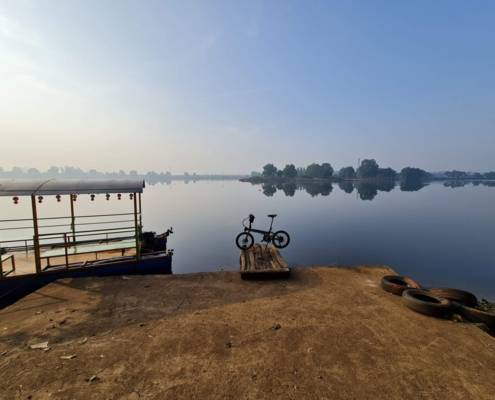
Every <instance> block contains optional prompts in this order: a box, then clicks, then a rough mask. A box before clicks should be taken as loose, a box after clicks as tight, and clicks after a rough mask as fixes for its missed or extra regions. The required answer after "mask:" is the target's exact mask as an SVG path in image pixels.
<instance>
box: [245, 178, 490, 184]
mask: <svg viewBox="0 0 495 400" xmlns="http://www.w3.org/2000/svg"><path fill="white" fill-rule="evenodd" d="M239 181H241V182H247V183H252V184H269V185H276V184H283V183H295V184H305V183H318V182H322V183H323V182H326V183H339V182H369V183H375V182H400V177H399V178H397V179H387V178H339V177H335V176H334V177H331V178H310V177H295V178H288V177H278V176H276V177H263V176H251V177H246V178H240V179H239ZM421 181H422V182H425V183H428V182H491V181H494V180H493V179H473V178H465V179H453V178H429V179H423V180H421Z"/></svg>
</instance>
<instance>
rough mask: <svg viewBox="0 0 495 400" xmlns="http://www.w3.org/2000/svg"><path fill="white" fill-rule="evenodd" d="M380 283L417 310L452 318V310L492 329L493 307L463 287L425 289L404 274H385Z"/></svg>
mask: <svg viewBox="0 0 495 400" xmlns="http://www.w3.org/2000/svg"><path fill="white" fill-rule="evenodd" d="M381 287H382V289H383V290H385V291H386V292H389V293H392V294H395V295H397V296H402V298H403V300H404V302H405V304H406V306H407V307H408V308H410V309H411V310H413V311H416V312H418V313H421V314H424V315H429V316H431V317H436V318H451V317H452V316H453V315H454V314H457V315H461V316H462V317H463V318H464V319H466V320H468V321H470V322H475V323H483V324H485V325H486V326H487V328H488V330H489V331H490V332H492V333H495V309H490V307H488V303H486V304H483V303H481V304H480V303H479V302H478V299H477V298H476V296H475V295H474V294H472V293H469V292H467V291H465V290H459V289H449V288H433V289H425V288H423V287H421V285H420V284H419V283H418V282H416V281H414V280H413V279H411V278H409V277H407V276H399V275H387V276H384V277H383V278H382V281H381Z"/></svg>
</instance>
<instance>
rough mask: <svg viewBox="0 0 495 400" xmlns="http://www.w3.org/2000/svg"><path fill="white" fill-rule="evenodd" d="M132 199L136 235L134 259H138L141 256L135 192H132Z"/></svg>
mask: <svg viewBox="0 0 495 400" xmlns="http://www.w3.org/2000/svg"><path fill="white" fill-rule="evenodd" d="M133 199H134V232H135V236H136V260H137V261H139V258H140V257H141V254H140V253H141V249H140V247H141V246H140V245H139V241H140V235H139V224H138V208H137V196H136V193H134V196H133Z"/></svg>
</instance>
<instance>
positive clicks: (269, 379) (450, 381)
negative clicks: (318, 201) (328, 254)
mask: <svg viewBox="0 0 495 400" xmlns="http://www.w3.org/2000/svg"><path fill="white" fill-rule="evenodd" d="M389 273H390V270H388V269H386V268H364V267H363V268H353V269H346V268H306V269H296V270H294V271H293V275H292V277H291V278H290V279H289V280H287V281H261V282H260V281H257V282H251V281H241V280H240V278H239V274H238V273H235V272H219V273H202V274H192V275H182V276H143V277H137V276H132V277H129V278H127V277H109V278H79V279H66V280H60V281H58V282H55V283H52V284H50V285H47V286H45V287H44V288H42V289H40V290H39V291H37V292H36V293H32V294H31V295H29V296H27V297H25V298H24V299H22V300H20V301H19V302H17V303H16V304H14V305H12V306H10V307H7V308H5V309H3V310H1V311H0V354H1V356H0V376H1V384H0V398H1V399H17V398H19V399H29V398H30V399H449V400H450V399H463V400H465V399H477V400H479V399H490V400H492V399H494V398H495V338H493V337H491V336H489V335H488V334H487V333H485V332H483V331H482V330H481V329H479V328H477V327H476V326H474V325H470V324H464V323H456V322H452V321H445V320H436V319H433V318H429V317H426V316H422V315H420V314H416V313H414V312H412V311H410V310H409V309H407V308H406V307H405V306H404V305H403V304H402V302H401V298H400V297H396V296H393V295H391V294H388V293H385V292H383V291H382V290H381V289H380V288H379V281H380V278H381V276H382V275H384V274H389ZM45 341H48V347H49V350H47V351H44V350H42V349H31V348H30V347H29V345H32V344H39V343H41V342H45ZM61 357H62V358H61ZM64 357H65V359H64Z"/></svg>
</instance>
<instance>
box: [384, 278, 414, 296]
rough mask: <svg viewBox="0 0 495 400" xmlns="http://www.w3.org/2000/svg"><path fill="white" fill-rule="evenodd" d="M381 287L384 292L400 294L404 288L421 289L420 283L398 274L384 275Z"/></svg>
mask: <svg viewBox="0 0 495 400" xmlns="http://www.w3.org/2000/svg"><path fill="white" fill-rule="evenodd" d="M381 285H382V289H383V290H385V291H386V292H389V293H393V294H395V295H397V296H402V292H403V291H404V290H406V289H421V285H420V284H419V283H418V282H416V281H415V280H413V279H411V278H409V277H407V276H400V275H386V276H384V277H383V278H382V282H381Z"/></svg>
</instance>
